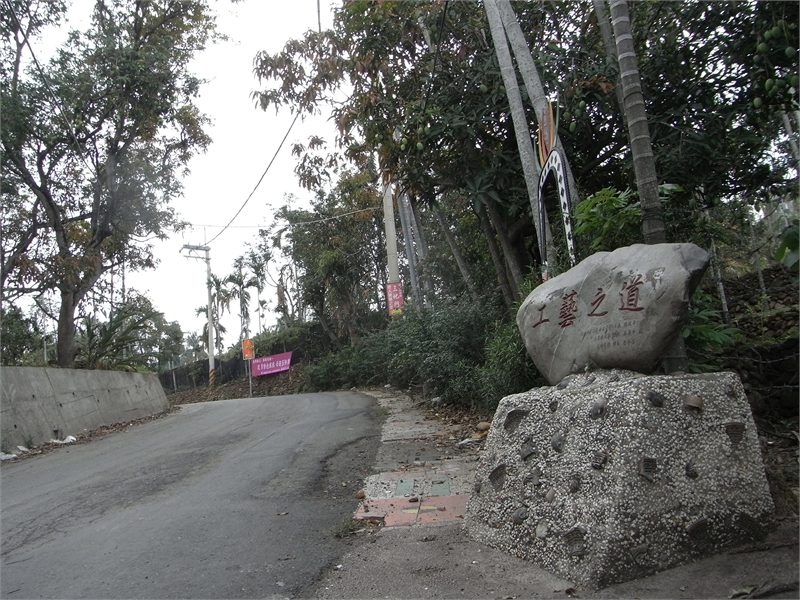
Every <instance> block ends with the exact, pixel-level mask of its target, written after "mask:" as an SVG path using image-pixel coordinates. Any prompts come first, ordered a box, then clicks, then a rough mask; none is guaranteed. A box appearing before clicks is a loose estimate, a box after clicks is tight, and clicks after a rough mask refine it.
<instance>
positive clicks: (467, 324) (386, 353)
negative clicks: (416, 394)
mask: <svg viewBox="0 0 800 600" xmlns="http://www.w3.org/2000/svg"><path fill="white" fill-rule="evenodd" d="M305 374H306V379H307V381H308V385H309V388H310V389H311V390H315V391H317V390H325V389H336V388H347V387H351V386H359V385H376V384H382V383H384V382H389V383H391V384H392V385H393V386H395V387H398V388H401V389H405V388H410V387H422V386H424V387H425V388H426V389H427V390H428V393H429V394H431V395H437V396H440V397H441V398H442V400H443V401H445V402H447V403H462V404H468V405H470V406H472V407H473V408H479V409H481V410H487V411H488V410H493V409H494V408H495V407H496V406H497V403H498V401H499V400H500V399H501V398H502V397H503V396H506V395H508V394H511V393H516V392H521V391H524V390H527V389H530V388H531V387H535V386H536V385H542V384H543V380H542V378H541V376H540V375H539V374H538V372H537V371H536V369H535V367H534V366H533V363H532V362H531V360H530V358H529V357H528V355H527V351H526V350H525V347H524V344H523V343H522V338H521V336H520V335H519V331H518V330H517V326H516V324H515V323H514V322H512V321H503V320H502V314H501V312H500V311H496V310H492V309H487V307H486V306H477V305H475V304H474V303H472V302H469V301H461V302H458V303H455V304H452V305H448V306H444V307H441V308H439V309H437V310H436V311H431V310H426V311H422V312H416V311H410V310H407V311H405V312H404V313H403V315H402V316H401V317H399V318H398V319H396V320H394V321H392V322H391V323H390V324H389V326H388V327H387V328H386V329H384V330H380V331H374V332H372V333H370V334H369V335H367V336H365V337H364V338H363V339H362V340H361V341H360V343H359V344H357V345H356V346H349V347H346V348H344V349H342V350H341V351H338V352H333V353H330V354H328V355H327V356H325V357H323V358H322V359H320V360H318V361H317V362H316V363H315V364H313V365H311V366H308V367H306V369H305Z"/></svg>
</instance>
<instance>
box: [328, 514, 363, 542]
mask: <svg viewBox="0 0 800 600" xmlns="http://www.w3.org/2000/svg"><path fill="white" fill-rule="evenodd" d="M361 529H364V523H363V522H362V521H356V520H355V519H351V518H350V517H347V518H345V519H342V520H341V521H339V523H337V524H336V526H335V527H334V528H333V529H331V533H332V534H333V537H336V538H340V539H341V538H346V537H348V536H351V535H353V534H354V533H355V532H357V531H360V530H361Z"/></svg>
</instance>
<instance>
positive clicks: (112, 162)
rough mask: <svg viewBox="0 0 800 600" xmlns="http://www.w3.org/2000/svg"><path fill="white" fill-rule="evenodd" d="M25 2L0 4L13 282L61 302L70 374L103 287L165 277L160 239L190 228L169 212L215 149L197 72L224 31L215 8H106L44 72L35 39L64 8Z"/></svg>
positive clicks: (17, 291)
mask: <svg viewBox="0 0 800 600" xmlns="http://www.w3.org/2000/svg"><path fill="white" fill-rule="evenodd" d="M25 4H26V3H18V2H4V3H3V4H2V7H0V16H2V22H3V24H4V26H3V34H4V35H2V36H0V74H2V76H3V82H4V85H3V86H2V88H0V103H2V112H3V127H2V130H1V132H0V133H2V136H1V137H2V147H3V153H2V171H3V179H4V181H3V183H4V185H3V187H2V203H3V207H4V221H5V223H6V224H13V226H12V227H8V228H4V231H5V232H6V233H8V235H4V236H3V238H2V255H3V261H2V284H3V291H4V292H5V293H6V294H7V295H9V294H10V295H12V297H15V296H16V295H28V294H29V295H41V294H42V293H56V294H58V296H59V298H60V300H61V303H62V306H61V308H60V310H59V312H58V314H59V320H60V323H59V327H58V331H59V340H58V363H59V365H60V366H62V367H70V366H72V365H73V361H74V358H75V352H76V348H75V318H76V315H77V314H80V310H79V309H80V307H81V305H82V303H83V302H84V301H85V299H86V297H87V295H88V294H89V292H90V291H91V290H92V289H93V288H94V287H95V285H96V284H97V283H98V280H99V279H100V278H101V277H102V276H103V274H104V273H107V272H109V271H110V270H112V269H114V268H115V267H117V266H119V265H120V264H125V267H126V269H128V270H138V269H147V268H153V267H154V266H155V263H154V260H153V254H152V246H151V244H150V243H149V242H148V240H152V239H153V238H162V239H163V238H165V237H166V236H167V234H168V233H169V232H170V231H172V230H174V229H176V228H179V227H180V226H181V224H180V223H179V222H178V221H177V220H176V217H175V214H174V210H173V209H172V208H171V207H170V205H169V203H170V202H171V201H172V200H173V199H174V198H176V197H178V196H179V195H180V193H181V175H182V173H183V171H184V168H185V165H186V164H187V163H188V162H189V160H190V159H191V157H192V156H193V155H194V154H195V153H196V152H197V151H202V150H203V149H205V148H206V147H207V145H208V144H209V142H210V139H209V137H208V136H207V135H206V134H205V132H204V131H203V127H204V126H205V125H206V123H207V121H208V119H207V118H206V117H205V116H203V115H202V114H201V113H200V112H199V110H198V109H197V107H196V106H195V105H194V103H193V102H194V99H195V98H196V96H197V94H198V90H199V85H200V82H199V80H198V79H197V78H196V77H194V76H193V75H192V74H191V73H190V72H189V63H190V61H191V60H192V58H193V57H194V55H195V53H196V52H198V51H200V50H201V49H202V48H204V47H205V44H206V42H207V41H208V40H209V38H210V37H211V36H212V35H213V32H214V22H213V18H212V17H211V16H210V9H209V7H208V5H207V3H206V2H205V1H204V0H185V1H181V2H172V1H166V0H151V1H149V2H132V1H123V0H115V1H113V2H102V3H97V6H96V7H95V8H94V10H93V11H92V13H91V20H90V22H89V25H88V27H87V29H86V31H84V32H77V31H73V32H70V35H69V36H68V37H67V39H66V41H65V42H64V44H62V46H61V47H59V48H58V49H57V51H56V52H55V53H54V56H53V58H52V59H51V60H50V61H49V62H44V61H41V62H38V63H37V64H36V65H33V64H32V63H31V60H30V57H29V56H27V52H28V50H29V48H28V46H27V44H25V43H24V42H25V40H26V38H27V37H28V36H31V35H36V34H38V33H39V32H38V29H39V27H41V25H42V23H43V21H42V19H43V15H42V14H41V12H42V11H50V14H47V15H45V16H46V18H44V22H47V21H52V23H53V24H54V25H55V24H57V23H58V18H57V17H58V13H59V12H60V11H58V10H53V9H54V8H57V7H58V6H60V5H62V4H63V3H61V2H36V3H27V5H26V6H27V9H26V10H21V8H22V7H23V5H25ZM48 5H49V6H50V7H51V8H43V6H44V7H48ZM53 13H55V14H53ZM87 16H89V15H87ZM6 82H8V85H6Z"/></svg>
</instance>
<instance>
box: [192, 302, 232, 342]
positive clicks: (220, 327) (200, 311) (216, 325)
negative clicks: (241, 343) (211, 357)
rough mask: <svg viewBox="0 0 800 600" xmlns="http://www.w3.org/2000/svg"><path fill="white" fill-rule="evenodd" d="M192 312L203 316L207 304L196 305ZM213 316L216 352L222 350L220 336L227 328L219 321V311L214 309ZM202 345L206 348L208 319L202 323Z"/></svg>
mask: <svg viewBox="0 0 800 600" xmlns="http://www.w3.org/2000/svg"><path fill="white" fill-rule="evenodd" d="M194 314H195V315H197V316H198V317H205V316H206V315H207V314H208V305H204V306H198V307H197V308H195V309H194ZM212 314H213V318H214V346H216V350H217V352H222V349H223V341H222V336H223V335H224V334H225V333H227V331H228V330H227V329H226V328H225V326H224V325H223V324H222V323H220V322H219V312H218V311H217V310H216V309H214V310H213V311H212ZM202 335H203V341H202V343H203V347H204V348H205V349H206V350H208V319H206V322H205V323H203V334H202Z"/></svg>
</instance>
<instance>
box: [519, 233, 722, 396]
mask: <svg viewBox="0 0 800 600" xmlns="http://www.w3.org/2000/svg"><path fill="white" fill-rule="evenodd" d="M708 260H709V256H708V253H707V252H706V251H705V250H703V249H702V248H700V247H698V246H695V245H694V244H656V245H652V246H645V245H643V244H636V245H634V246H628V247H625V248H619V249H618V250H614V252H599V253H597V254H594V255H592V256H590V257H589V258H587V259H586V260H584V261H582V262H581V263H580V264H579V265H577V266H576V267H574V268H572V269H570V270H569V271H567V272H566V273H564V274H562V275H559V276H558V277H555V278H553V279H551V280H549V281H546V282H545V283H543V284H542V285H540V286H539V287H537V288H536V289H535V290H533V292H531V294H530V295H529V296H528V298H527V299H526V300H525V302H523V304H522V306H521V307H520V309H519V311H518V312H517V325H518V326H519V329H520V332H521V334H522V338H523V340H524V341H525V346H526V347H527V349H528V353H529V354H530V355H531V358H532V359H533V362H534V363H535V364H536V367H537V368H538V369H539V371H540V372H541V373H542V375H544V377H545V378H546V379H547V380H548V381H549V382H550V383H551V384H553V385H555V384H556V383H558V382H559V381H561V380H562V379H563V378H564V377H565V376H566V375H569V374H570V373H577V372H581V371H583V370H584V369H585V368H587V367H589V368H598V367H599V368H611V367H619V368H623V369H632V370H635V371H639V372H642V373H650V372H652V370H653V368H654V367H655V366H656V363H657V362H658V360H659V359H660V358H661V357H662V356H663V354H664V353H665V352H666V351H667V350H668V349H669V347H670V346H671V345H672V343H673V342H674V341H675V338H676V337H677V336H678V335H679V334H680V332H681V327H682V325H683V322H684V320H685V318H686V313H687V310H688V307H689V298H690V297H691V295H692V292H693V291H694V289H695V287H697V284H698V283H699V281H700V278H701V277H702V275H703V272H704V271H705V268H706V266H707V265H708Z"/></svg>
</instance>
